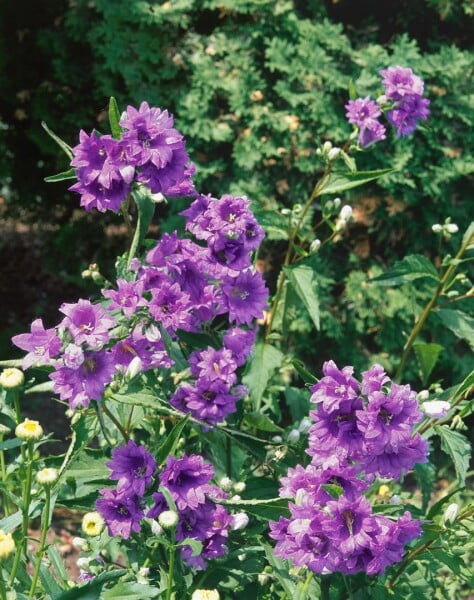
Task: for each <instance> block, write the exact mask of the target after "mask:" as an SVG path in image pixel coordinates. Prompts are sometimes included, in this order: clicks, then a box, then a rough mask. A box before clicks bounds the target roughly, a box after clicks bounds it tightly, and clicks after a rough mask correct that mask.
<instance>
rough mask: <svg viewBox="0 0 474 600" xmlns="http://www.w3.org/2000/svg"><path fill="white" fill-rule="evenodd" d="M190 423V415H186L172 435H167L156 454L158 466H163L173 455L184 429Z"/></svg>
mask: <svg viewBox="0 0 474 600" xmlns="http://www.w3.org/2000/svg"><path fill="white" fill-rule="evenodd" d="M188 421H189V415H186V416H185V417H184V419H183V420H182V421H180V422H179V423H177V424H176V425H175V426H174V427H173V429H172V430H171V431H170V433H169V434H168V435H167V437H166V439H165V441H164V442H163V443H162V444H161V446H160V447H159V448H158V450H157V451H156V452H155V459H156V463H157V464H158V465H161V464H162V463H164V462H165V460H166V459H167V458H168V456H170V455H171V454H173V452H174V451H175V448H176V445H177V443H178V441H179V438H180V437H181V434H182V433H183V429H184V428H185V427H186V425H187V423H188Z"/></svg>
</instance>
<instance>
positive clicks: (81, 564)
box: [77, 556, 93, 571]
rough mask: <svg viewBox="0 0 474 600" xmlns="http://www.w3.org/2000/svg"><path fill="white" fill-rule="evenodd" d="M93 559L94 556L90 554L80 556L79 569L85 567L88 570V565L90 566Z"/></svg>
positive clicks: (78, 560)
mask: <svg viewBox="0 0 474 600" xmlns="http://www.w3.org/2000/svg"><path fill="white" fill-rule="evenodd" d="M91 560H93V558H92V557H90V556H80V557H79V558H78V559H77V566H78V568H79V569H83V570H84V571H87V569H88V567H89V563H90V562H91Z"/></svg>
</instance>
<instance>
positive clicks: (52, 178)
mask: <svg viewBox="0 0 474 600" xmlns="http://www.w3.org/2000/svg"><path fill="white" fill-rule="evenodd" d="M67 179H77V176H76V169H74V168H72V167H71V168H70V169H68V170H67V171H62V172H61V173H56V175H48V177H45V178H44V181H46V183H55V182H56V181H65V180H67Z"/></svg>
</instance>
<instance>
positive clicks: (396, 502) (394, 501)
mask: <svg viewBox="0 0 474 600" xmlns="http://www.w3.org/2000/svg"><path fill="white" fill-rule="evenodd" d="M401 503H402V499H401V498H400V496H399V495H398V494H393V496H392V497H391V498H390V504H393V505H395V506H398V505H399V504H401Z"/></svg>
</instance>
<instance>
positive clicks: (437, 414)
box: [421, 400, 451, 419]
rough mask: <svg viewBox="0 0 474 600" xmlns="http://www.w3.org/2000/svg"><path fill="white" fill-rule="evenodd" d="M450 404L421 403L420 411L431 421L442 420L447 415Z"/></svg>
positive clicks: (438, 402)
mask: <svg viewBox="0 0 474 600" xmlns="http://www.w3.org/2000/svg"><path fill="white" fill-rule="evenodd" d="M450 408H451V404H450V403H449V402H446V401H445V400H431V402H423V404H422V405H421V409H422V410H423V412H424V413H425V414H426V415H427V416H428V417H430V418H431V419H442V418H443V417H445V416H446V415H447V414H448V411H449V409H450Z"/></svg>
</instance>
